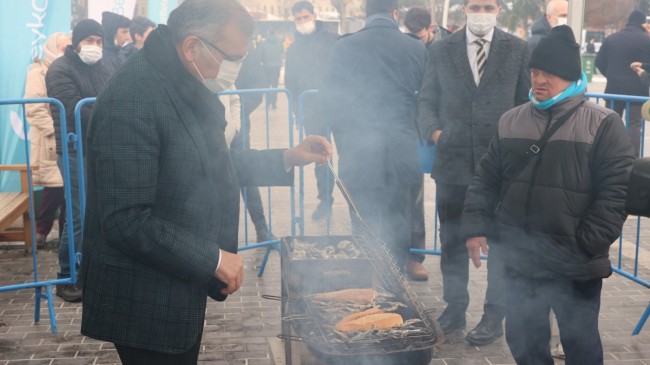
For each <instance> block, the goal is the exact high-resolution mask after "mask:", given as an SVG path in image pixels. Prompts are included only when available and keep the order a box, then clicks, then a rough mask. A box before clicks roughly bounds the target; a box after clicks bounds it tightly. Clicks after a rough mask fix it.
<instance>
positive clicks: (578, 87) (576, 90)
mask: <svg viewBox="0 0 650 365" xmlns="http://www.w3.org/2000/svg"><path fill="white" fill-rule="evenodd" d="M585 91H587V75H586V74H585V73H584V72H581V77H580V80H578V81H574V82H572V83H571V85H569V86H568V87H567V88H566V89H564V91H562V92H561V93H559V94H558V95H555V96H554V97H552V98H549V99H548V100H545V101H538V100H537V99H535V96H533V89H530V92H529V93H528V98H529V99H530V102H531V103H533V106H534V107H535V108H536V109H541V110H546V109H548V108H550V107H552V106H553V105H555V104H556V103H559V102H560V101H562V100H564V99H567V98H570V97H572V96H576V95H580V94H582V93H584V92H585Z"/></svg>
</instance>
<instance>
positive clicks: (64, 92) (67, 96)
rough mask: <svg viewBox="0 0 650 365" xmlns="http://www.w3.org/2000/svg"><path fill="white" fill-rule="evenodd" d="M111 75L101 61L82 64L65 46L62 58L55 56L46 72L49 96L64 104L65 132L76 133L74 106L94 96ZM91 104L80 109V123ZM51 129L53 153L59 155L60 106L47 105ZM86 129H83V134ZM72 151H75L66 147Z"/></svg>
mask: <svg viewBox="0 0 650 365" xmlns="http://www.w3.org/2000/svg"><path fill="white" fill-rule="evenodd" d="M109 77H110V75H109V73H108V71H107V70H106V68H105V67H104V65H103V63H102V61H99V62H97V63H96V64H94V65H87V64H85V63H84V62H83V61H82V60H81V59H80V58H79V54H77V52H75V51H74V50H73V49H72V46H68V47H67V48H66V49H65V53H64V55H63V57H59V58H57V59H56V60H55V61H54V62H52V65H51V66H50V68H49V69H48V71H47V74H46V75H45V85H46V87H47V93H48V96H49V97H51V98H55V99H58V100H59V101H60V102H61V103H63V106H64V107H65V114H66V115H65V120H66V128H67V132H68V133H75V126H74V108H75V107H76V106H77V103H78V102H79V100H81V99H85V98H92V97H96V96H97V95H98V94H99V92H100V91H101V89H102V88H103V87H104V84H105V83H106V81H108V78H109ZM92 108H93V105H92V104H87V105H86V106H84V107H83V108H82V109H81V125H82V128H85V125H86V124H87V123H88V121H89V120H90V113H91V111H92ZM50 110H51V111H52V120H53V121H54V131H55V135H56V153H57V154H59V155H61V154H62V153H63V152H62V150H61V122H60V120H61V116H60V114H59V108H57V107H56V106H55V105H54V104H50ZM84 132H85V130H82V134H84ZM69 151H70V153H75V151H74V150H69Z"/></svg>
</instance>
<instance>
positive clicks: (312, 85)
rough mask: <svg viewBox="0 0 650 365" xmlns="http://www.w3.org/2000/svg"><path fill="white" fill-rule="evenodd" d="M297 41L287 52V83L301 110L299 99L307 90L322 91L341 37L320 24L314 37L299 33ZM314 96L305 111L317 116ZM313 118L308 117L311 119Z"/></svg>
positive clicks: (285, 72) (313, 34)
mask: <svg viewBox="0 0 650 365" xmlns="http://www.w3.org/2000/svg"><path fill="white" fill-rule="evenodd" d="M295 37H296V38H295V40H294V42H293V43H292V44H291V47H289V49H288V50H287V56H286V60H285V67H284V84H285V85H286V86H287V89H289V91H291V94H292V95H293V98H294V101H295V103H294V106H295V107H296V108H297V107H298V103H297V101H298V97H299V96H300V94H301V93H302V92H303V91H305V90H319V89H320V88H321V86H322V80H323V77H324V76H325V71H326V68H327V62H328V59H329V55H330V51H331V50H332V47H334V43H335V42H336V40H337V39H338V35H336V34H334V33H330V32H328V31H327V30H326V29H325V26H324V25H323V24H322V22H320V21H317V22H316V30H315V31H314V32H313V33H312V34H307V35H304V34H300V33H298V32H296V36H295ZM315 100H316V98H315V97H313V96H309V97H305V102H306V103H307V104H308V105H305V112H308V113H313V112H314V111H315V110H314V105H309V104H310V103H309V101H315ZM312 104H313V103H312ZM310 119H311V118H307V120H310Z"/></svg>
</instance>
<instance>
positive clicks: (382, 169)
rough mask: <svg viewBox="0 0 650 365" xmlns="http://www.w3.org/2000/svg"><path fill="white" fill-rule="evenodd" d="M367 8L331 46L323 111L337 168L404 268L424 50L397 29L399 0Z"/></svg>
mask: <svg viewBox="0 0 650 365" xmlns="http://www.w3.org/2000/svg"><path fill="white" fill-rule="evenodd" d="M366 15H367V20H366V25H365V27H364V28H363V29H361V30H360V31H358V32H356V33H353V34H350V35H347V36H344V37H342V38H340V39H339V40H338V41H337V42H336V44H335V45H334V48H333V49H332V52H331V54H330V62H329V65H328V71H327V73H326V76H325V78H324V84H325V85H324V87H323V104H324V107H325V110H324V112H323V113H321V115H322V116H325V117H326V118H327V122H326V123H328V124H329V125H331V126H332V132H333V134H334V138H335V139H336V144H337V147H338V153H339V156H340V158H339V175H340V177H341V179H342V180H343V182H344V183H345V184H346V185H347V186H348V188H349V190H350V193H351V195H352V199H353V200H354V202H355V205H356V207H357V208H358V209H359V211H360V213H361V216H362V218H363V219H364V220H365V221H366V223H368V224H369V225H370V226H371V227H372V229H373V230H374V231H375V233H376V234H377V235H378V236H380V237H382V238H383V239H384V241H385V242H386V243H388V244H389V245H390V250H391V252H392V254H393V256H394V257H395V260H396V261H397V263H398V265H399V266H400V268H403V267H404V265H405V264H406V261H407V259H408V255H409V247H410V244H411V242H410V241H411V239H410V237H411V230H410V227H411V198H410V191H411V187H412V186H413V185H415V184H417V182H418V180H419V179H421V176H420V170H419V167H418V160H417V140H418V133H417V126H416V119H415V116H416V111H417V110H416V108H417V92H418V90H419V89H420V84H421V82H422V75H423V72H424V64H425V58H426V50H425V48H424V45H423V44H422V43H420V42H419V41H417V40H416V39H413V38H412V37H409V36H407V35H406V34H404V33H402V32H400V30H399V27H398V25H397V0H368V1H367V4H366ZM350 213H351V214H350V215H351V217H352V226H353V229H357V228H359V227H360V222H359V221H358V220H357V219H356V215H355V214H354V213H353V212H352V211H351V212H350Z"/></svg>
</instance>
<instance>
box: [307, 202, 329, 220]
mask: <svg viewBox="0 0 650 365" xmlns="http://www.w3.org/2000/svg"><path fill="white" fill-rule="evenodd" d="M331 214H332V204H331V203H328V202H324V201H321V202H320V203H318V206H317V207H316V209H314V212H313V213H312V214H311V219H312V220H315V221H317V220H321V219H325V218H329V216H330V215H331Z"/></svg>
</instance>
